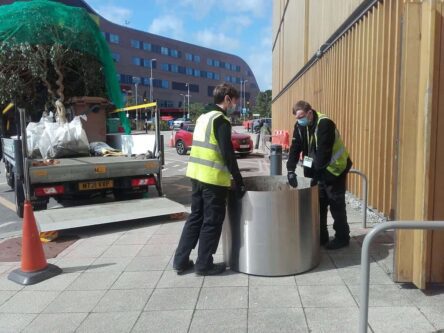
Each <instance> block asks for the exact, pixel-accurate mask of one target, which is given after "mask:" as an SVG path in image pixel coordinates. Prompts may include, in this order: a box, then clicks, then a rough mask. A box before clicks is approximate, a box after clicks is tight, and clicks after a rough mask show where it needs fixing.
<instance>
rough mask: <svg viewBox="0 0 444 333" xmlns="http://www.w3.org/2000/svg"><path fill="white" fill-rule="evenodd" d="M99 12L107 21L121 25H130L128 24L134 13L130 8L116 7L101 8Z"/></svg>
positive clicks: (98, 9)
mask: <svg viewBox="0 0 444 333" xmlns="http://www.w3.org/2000/svg"><path fill="white" fill-rule="evenodd" d="M97 12H98V13H99V14H100V15H102V16H103V17H105V18H106V19H107V20H109V21H111V22H114V23H117V24H121V25H126V24H129V23H128V22H130V18H131V16H132V15H133V12H132V11H131V10H129V9H128V8H123V7H118V6H114V5H107V6H99V7H98V8H97Z"/></svg>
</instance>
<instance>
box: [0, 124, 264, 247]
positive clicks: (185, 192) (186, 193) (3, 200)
mask: <svg viewBox="0 0 444 333" xmlns="http://www.w3.org/2000/svg"><path fill="white" fill-rule="evenodd" d="M236 130H237V131H238V132H242V131H243V129H242V128H236ZM163 134H164V137H165V166H164V169H163V174H162V175H163V189H164V193H165V195H166V196H167V197H168V198H170V199H172V200H175V201H177V202H180V203H181V204H184V205H189V204H190V194H191V185H190V181H189V180H188V179H187V178H186V177H185V173H186V167H187V162H188V158H189V155H185V156H181V155H178V154H177V153H176V150H175V148H172V147H169V146H168V143H169V139H170V132H164V133H163ZM238 163H239V168H240V170H241V172H242V175H243V176H253V175H261V174H269V164H268V159H266V158H264V157H263V156H261V155H258V154H253V155H251V156H248V157H245V158H239V159H238ZM153 193H154V191H153ZM153 195H154V194H153ZM14 202H15V199H14V191H12V190H11V189H10V188H9V186H8V185H7V184H6V179H5V168H4V164H3V163H2V162H0V239H4V238H10V237H14V236H17V235H20V234H21V224H22V221H21V219H20V218H19V217H18V216H17V214H16V213H15V203H14ZM55 205H57V203H56V202H55V201H54V200H51V202H50V206H55Z"/></svg>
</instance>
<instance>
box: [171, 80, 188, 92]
mask: <svg viewBox="0 0 444 333" xmlns="http://www.w3.org/2000/svg"><path fill="white" fill-rule="evenodd" d="M171 88H172V89H174V90H180V91H187V89H188V88H187V86H186V84H185V83H183V82H175V81H173V82H172V83H171Z"/></svg>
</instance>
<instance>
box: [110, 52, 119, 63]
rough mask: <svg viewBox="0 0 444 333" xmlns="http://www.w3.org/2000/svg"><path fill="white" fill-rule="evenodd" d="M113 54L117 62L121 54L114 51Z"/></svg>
mask: <svg viewBox="0 0 444 333" xmlns="http://www.w3.org/2000/svg"><path fill="white" fill-rule="evenodd" d="M111 56H112V57H113V60H114V61H115V62H119V61H120V54H119V53H117V52H112V53H111Z"/></svg>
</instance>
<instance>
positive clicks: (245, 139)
mask: <svg viewBox="0 0 444 333" xmlns="http://www.w3.org/2000/svg"><path fill="white" fill-rule="evenodd" d="M193 131H194V124H184V126H183V127H182V128H181V129H179V130H178V131H173V133H172V138H173V142H172V143H173V145H174V146H175V147H176V151H177V153H178V154H179V155H185V154H186V153H187V152H188V150H190V149H191V144H192V142H193ZM231 143H232V144H233V149H234V152H235V153H238V154H240V155H244V156H245V155H248V154H250V153H251V152H252V151H253V140H251V137H250V135H248V134H242V133H237V132H235V131H233V132H232V134H231Z"/></svg>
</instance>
